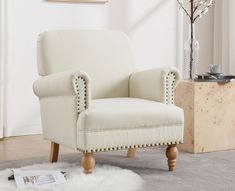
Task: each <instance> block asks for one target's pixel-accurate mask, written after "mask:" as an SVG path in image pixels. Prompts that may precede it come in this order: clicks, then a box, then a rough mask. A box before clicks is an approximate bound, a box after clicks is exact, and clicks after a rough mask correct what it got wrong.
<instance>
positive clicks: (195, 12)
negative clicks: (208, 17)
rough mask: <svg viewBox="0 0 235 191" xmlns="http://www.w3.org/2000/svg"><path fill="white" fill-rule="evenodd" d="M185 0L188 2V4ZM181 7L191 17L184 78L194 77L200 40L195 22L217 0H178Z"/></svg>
mask: <svg viewBox="0 0 235 191" xmlns="http://www.w3.org/2000/svg"><path fill="white" fill-rule="evenodd" d="M184 1H186V2H188V3H189V4H188V5H187V4H186V3H185V2H184ZM177 2H178V5H179V9H181V10H183V11H184V13H185V14H186V16H187V17H188V18H189V38H188V40H187V41H186V42H185V47H184V49H185V66H184V78H185V79H193V78H195V77H196V74H197V64H198V61H199V42H198V41H197V40H196V39H195V23H196V21H197V20H198V19H199V18H201V17H202V16H203V15H205V14H206V13H207V12H208V10H209V8H210V7H211V6H213V4H214V3H215V0H177Z"/></svg>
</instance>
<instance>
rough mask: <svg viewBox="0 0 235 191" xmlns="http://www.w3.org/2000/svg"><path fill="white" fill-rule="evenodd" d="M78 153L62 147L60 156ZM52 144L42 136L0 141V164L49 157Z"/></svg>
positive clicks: (11, 138)
mask: <svg viewBox="0 0 235 191" xmlns="http://www.w3.org/2000/svg"><path fill="white" fill-rule="evenodd" d="M76 152H77V151H75V150H72V149H68V148H65V147H62V146H61V147H60V154H66V153H76ZM49 153H50V142H49V141H46V140H43V138H42V135H30V136H20V137H10V138H4V139H1V140H0V162H3V161H8V160H17V159H24V158H30V157H38V156H48V157H49Z"/></svg>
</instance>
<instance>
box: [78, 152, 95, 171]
mask: <svg viewBox="0 0 235 191" xmlns="http://www.w3.org/2000/svg"><path fill="white" fill-rule="evenodd" d="M81 164H82V166H83V169H84V170H83V172H84V173H85V174H91V173H92V170H93V168H94V166H95V159H94V157H93V154H92V153H83V157H82V160H81Z"/></svg>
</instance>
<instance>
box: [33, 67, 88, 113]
mask: <svg viewBox="0 0 235 191" xmlns="http://www.w3.org/2000/svg"><path fill="white" fill-rule="evenodd" d="M33 90H34V93H35V94H36V95H37V96H38V97H39V99H42V98H44V97H60V96H74V95H75V96H77V106H78V113H80V112H81V111H83V110H84V109H87V108H88V107H89V105H90V100H91V91H90V80H89V76H88V75H87V74H86V73H85V72H81V71H66V72H60V73H56V74H51V75H48V76H44V77H41V78H39V79H38V80H36V81H35V82H34V84H33Z"/></svg>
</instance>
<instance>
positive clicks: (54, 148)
mask: <svg viewBox="0 0 235 191" xmlns="http://www.w3.org/2000/svg"><path fill="white" fill-rule="evenodd" d="M59 146H60V145H59V144H57V143H54V142H51V153H50V159H49V160H50V162H51V163H53V162H57V161H58V155H59Z"/></svg>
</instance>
